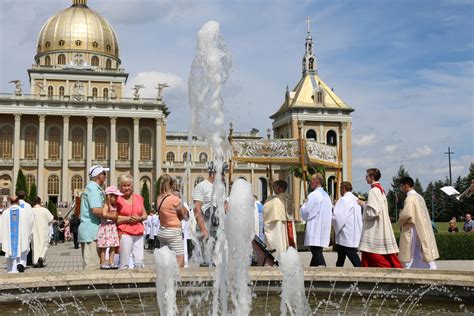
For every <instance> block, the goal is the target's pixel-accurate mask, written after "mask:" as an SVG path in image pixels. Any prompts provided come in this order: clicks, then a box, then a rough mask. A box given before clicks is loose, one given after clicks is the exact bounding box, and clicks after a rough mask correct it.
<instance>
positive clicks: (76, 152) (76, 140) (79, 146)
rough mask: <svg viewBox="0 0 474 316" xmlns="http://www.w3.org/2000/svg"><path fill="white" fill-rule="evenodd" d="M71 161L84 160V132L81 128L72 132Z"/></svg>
mask: <svg viewBox="0 0 474 316" xmlns="http://www.w3.org/2000/svg"><path fill="white" fill-rule="evenodd" d="M71 156H72V159H73V160H82V159H84V132H83V131H82V129H81V128H79V127H76V128H75V129H73V130H72V155H71Z"/></svg>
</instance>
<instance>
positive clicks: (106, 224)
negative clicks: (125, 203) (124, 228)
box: [97, 186, 123, 270]
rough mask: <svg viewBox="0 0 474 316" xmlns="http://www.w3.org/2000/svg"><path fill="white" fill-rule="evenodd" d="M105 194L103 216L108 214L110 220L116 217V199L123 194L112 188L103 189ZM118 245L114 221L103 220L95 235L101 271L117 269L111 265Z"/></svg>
mask: <svg viewBox="0 0 474 316" xmlns="http://www.w3.org/2000/svg"><path fill="white" fill-rule="evenodd" d="M105 194H106V195H107V201H106V204H105V206H104V210H103V212H104V216H105V214H107V213H108V215H109V216H108V217H109V218H110V215H112V216H113V215H117V197H119V196H122V195H123V194H122V193H120V191H119V190H118V189H117V188H116V187H114V186H110V187H108V188H107V189H105ZM119 245H120V240H119V237H118V232H117V225H116V224H115V221H114V220H111V219H105V218H103V219H102V221H101V223H100V226H99V232H98V233H97V247H98V248H99V255H100V268H101V269H102V270H105V269H117V268H118V267H117V266H115V265H114V264H113V262H114V256H115V253H116V250H117V247H118V246H119ZM107 248H109V258H108V259H109V260H108V261H106V260H105V253H106V251H107Z"/></svg>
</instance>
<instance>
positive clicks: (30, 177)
mask: <svg viewBox="0 0 474 316" xmlns="http://www.w3.org/2000/svg"><path fill="white" fill-rule="evenodd" d="M33 184H36V181H35V176H34V175H32V174H27V175H26V188H27V189H28V191H30V190H31V186H32V185H33Z"/></svg>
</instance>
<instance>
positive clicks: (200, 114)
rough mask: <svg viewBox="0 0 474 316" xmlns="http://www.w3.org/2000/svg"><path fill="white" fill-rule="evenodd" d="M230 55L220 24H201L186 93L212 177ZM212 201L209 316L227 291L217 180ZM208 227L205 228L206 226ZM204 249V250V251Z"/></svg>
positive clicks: (222, 152) (223, 305) (220, 143)
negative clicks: (214, 232)
mask: <svg viewBox="0 0 474 316" xmlns="http://www.w3.org/2000/svg"><path fill="white" fill-rule="evenodd" d="M231 65H232V62H231V56H230V53H229V52H228V50H227V48H226V46H225V43H224V40H223V39H222V37H221V34H220V25H219V23H218V22H216V21H209V22H207V23H206V24H204V25H203V26H202V27H201V29H200V30H199V33H198V39H197V46H196V54H195V57H194V59H193V63H192V65H191V72H190V74H189V81H188V90H189V105H190V107H191V122H190V126H189V134H190V137H192V136H198V137H204V138H206V139H207V140H208V141H209V145H210V147H211V149H212V153H213V155H214V156H213V157H212V160H213V161H214V164H215V166H216V174H217V175H220V174H221V173H222V169H223V163H224V161H225V160H226V156H228V148H229V147H228V143H226V138H225V130H224V128H223V126H224V112H223V108H224V101H223V100H222V97H221V90H222V86H223V85H224V84H225V82H226V81H227V79H228V76H229V71H230V69H231ZM213 190H214V194H213V198H215V199H216V200H215V201H216V202H217V203H216V204H217V214H218V217H219V223H220V225H219V229H218V231H217V241H216V244H215V246H214V240H213V238H209V240H208V242H207V244H206V245H205V247H204V248H205V249H203V250H202V251H201V252H202V253H206V251H209V250H210V249H212V248H214V253H213V262H214V264H215V265H216V273H215V275H214V286H213V311H212V314H213V315H217V314H219V311H220V310H221V311H223V312H224V313H225V312H226V311H227V289H226V282H225V275H226V260H227V259H226V257H227V252H226V249H227V244H226V239H225V235H224V226H225V224H224V217H225V211H224V199H225V186H224V183H223V181H222V179H221V177H219V176H217V177H216V179H215V182H214V189H213ZM208 227H209V226H208ZM206 249H207V250H206Z"/></svg>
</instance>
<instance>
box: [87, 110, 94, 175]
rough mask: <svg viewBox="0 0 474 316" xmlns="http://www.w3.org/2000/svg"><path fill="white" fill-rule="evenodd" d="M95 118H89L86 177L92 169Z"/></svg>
mask: <svg viewBox="0 0 474 316" xmlns="http://www.w3.org/2000/svg"><path fill="white" fill-rule="evenodd" d="M93 123H94V117H92V116H88V117H87V140H86V141H87V144H86V175H87V173H89V170H90V169H91V167H92V124H93Z"/></svg>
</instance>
